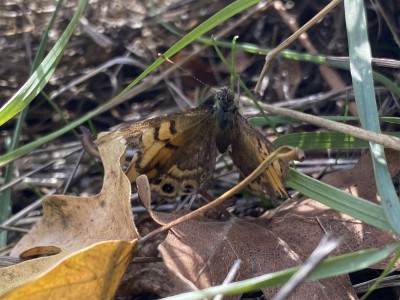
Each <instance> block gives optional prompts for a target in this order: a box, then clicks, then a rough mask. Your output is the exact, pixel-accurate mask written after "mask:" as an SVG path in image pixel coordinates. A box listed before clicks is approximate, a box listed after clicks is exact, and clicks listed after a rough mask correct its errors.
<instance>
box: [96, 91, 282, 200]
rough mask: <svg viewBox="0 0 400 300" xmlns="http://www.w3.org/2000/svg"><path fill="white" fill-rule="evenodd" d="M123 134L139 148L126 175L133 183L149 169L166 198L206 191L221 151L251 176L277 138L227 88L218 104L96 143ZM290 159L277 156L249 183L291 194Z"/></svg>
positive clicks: (275, 193) (129, 128)
mask: <svg viewBox="0 0 400 300" xmlns="http://www.w3.org/2000/svg"><path fill="white" fill-rule="evenodd" d="M110 139H123V140H124V141H125V142H126V145H127V147H128V148H133V149H137V152H136V153H135V155H134V156H133V158H132V160H131V162H130V164H129V166H128V169H127V170H126V175H127V176H128V178H129V180H130V181H131V182H135V181H136V178H137V177H138V176H139V175H141V174H145V175H147V177H148V178H149V181H150V185H151V189H152V192H153V193H155V194H157V195H158V196H159V197H161V198H171V197H176V196H178V195H189V194H193V193H196V192H199V193H201V192H202V191H205V190H206V188H207V185H208V184H209V183H210V180H211V178H212V173H213V170H214V167H215V160H216V156H217V151H218V152H220V153H224V152H225V151H226V150H227V149H228V147H229V146H231V152H230V155H231V157H232V160H233V162H234V164H235V165H236V166H237V167H238V168H239V170H240V172H241V175H242V176H247V175H249V174H250V173H251V172H252V171H253V170H254V169H255V168H256V167H257V166H258V165H259V164H260V163H261V162H262V161H263V160H264V159H265V158H266V157H267V156H268V155H269V153H270V152H271V151H273V150H274V146H273V145H272V144H271V142H270V141H269V140H268V139H267V138H266V137H264V136H263V135H262V134H261V133H260V132H259V131H258V130H257V129H255V128H254V127H253V126H252V125H251V124H250V123H249V122H248V121H247V120H246V119H245V118H244V117H243V116H242V115H241V114H240V113H239V111H238V107H237V104H236V103H235V101H234V95H233V93H232V92H231V91H230V89H229V88H228V87H223V88H222V89H221V90H220V91H219V92H217V93H216V95H215V103H214V104H213V105H203V106H201V107H198V108H194V109H190V110H188V111H185V112H179V113H173V114H168V115H164V116H160V117H156V118H154V119H149V120H145V121H141V122H137V123H134V124H132V125H128V126H126V127H123V128H121V129H119V130H116V131H114V132H110V133H108V134H106V135H104V136H102V137H101V138H99V139H98V140H97V141H96V143H97V144H100V143H103V142H106V141H107V140H110ZM288 168H289V165H288V161H286V160H277V161H274V162H273V163H272V164H271V165H270V166H269V167H268V168H267V169H266V171H265V172H264V173H263V174H261V175H260V176H259V177H258V178H256V179H254V180H253V181H252V182H251V184H250V185H249V189H250V190H252V191H255V192H264V193H266V195H267V196H268V197H269V198H271V199H273V200H274V199H276V198H277V197H285V198H286V197H288V194H287V192H286V190H285V188H284V180H285V177H286V173H287V170H288Z"/></svg>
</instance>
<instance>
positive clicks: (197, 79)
mask: <svg viewBox="0 0 400 300" xmlns="http://www.w3.org/2000/svg"><path fill="white" fill-rule="evenodd" d="M158 57H161V58H162V59H163V60H165V61H166V62H168V63H170V64H171V65H174V66H175V67H176V68H178V69H179V70H181V71H182V72H183V73H184V74H185V75H187V76H190V77H192V78H193V79H194V80H196V81H197V82H199V83H200V84H202V85H204V86H206V87H208V88H209V89H210V90H212V91H213V92H215V93H216V92H217V91H216V90H214V89H213V88H212V87H211V86H210V85H208V84H206V83H204V82H203V81H201V80H200V79H199V78H197V77H196V76H194V75H193V74H192V73H190V72H189V71H188V70H185V69H184V68H182V67H181V66H180V65H178V64H176V63H175V62H173V61H172V60H170V59H169V58H168V57H166V56H165V55H164V54H162V53H158Z"/></svg>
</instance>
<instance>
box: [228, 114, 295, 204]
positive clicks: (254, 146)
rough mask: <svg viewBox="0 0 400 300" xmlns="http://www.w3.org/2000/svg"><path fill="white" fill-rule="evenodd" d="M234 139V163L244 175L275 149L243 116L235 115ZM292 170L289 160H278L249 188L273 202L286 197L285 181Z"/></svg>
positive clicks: (232, 154) (232, 140) (232, 142)
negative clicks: (289, 170)
mask: <svg viewBox="0 0 400 300" xmlns="http://www.w3.org/2000/svg"><path fill="white" fill-rule="evenodd" d="M234 124H235V126H234V128H233V133H232V135H234V136H235V137H234V138H232V139H231V146H232V153H231V156H232V160H233V162H234V164H235V165H236V166H237V167H238V168H239V170H240V172H241V174H242V175H243V176H248V175H249V174H250V173H251V172H253V171H254V170H255V169H256V168H257V167H258V166H259V165H260V164H261V163H262V162H263V161H264V160H265V158H267V157H268V155H269V154H270V153H271V152H272V151H273V150H274V149H275V148H274V146H273V145H272V143H271V142H270V141H269V140H268V139H267V138H266V137H264V136H263V135H262V134H261V133H260V132H259V131H258V130H256V129H255V128H254V127H253V126H252V125H250V123H249V122H248V121H247V120H246V119H245V118H244V117H243V116H242V115H240V114H237V115H236V120H235V122H234ZM288 168H289V165H288V162H287V161H282V160H276V161H274V162H273V163H272V165H271V166H269V167H268V168H267V169H266V170H265V172H264V173H263V174H261V175H260V176H259V177H258V178H256V179H255V180H253V181H252V182H251V183H250V185H249V188H250V189H251V190H253V191H255V192H265V193H266V194H267V196H269V197H270V198H271V199H276V198H277V197H284V198H287V197H288V194H287V192H286V189H285V187H284V178H285V175H286V173H287V170H288Z"/></svg>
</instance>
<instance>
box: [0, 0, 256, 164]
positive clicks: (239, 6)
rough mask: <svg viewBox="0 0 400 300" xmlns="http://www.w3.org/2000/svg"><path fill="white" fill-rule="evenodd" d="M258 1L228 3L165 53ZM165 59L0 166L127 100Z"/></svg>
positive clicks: (9, 155) (1, 159)
mask: <svg viewBox="0 0 400 300" xmlns="http://www.w3.org/2000/svg"><path fill="white" fill-rule="evenodd" d="M82 2H85V3H86V2H87V0H84V1H82ZM258 2H260V0H238V1H235V2H233V3H231V4H230V5H228V6H227V7H225V8H224V9H222V10H221V11H219V12H218V13H216V14H215V15H213V16H212V17H210V18H209V19H208V20H206V21H205V22H203V23H202V24H200V25H199V26H198V27H196V28H195V29H193V30H192V31H191V32H189V33H188V34H187V35H185V36H184V37H183V38H182V39H180V40H179V41H178V42H177V43H175V44H174V45H173V46H172V47H171V48H170V49H168V51H167V52H165V53H164V55H165V56H166V57H170V56H172V55H174V54H175V53H177V52H178V51H180V50H182V49H183V48H184V47H186V46H187V45H188V44H190V43H191V42H193V41H194V40H196V39H198V38H199V37H200V36H201V35H202V34H204V33H206V32H208V31H210V30H211V29H213V28H214V27H216V26H217V25H219V24H221V23H222V22H224V21H225V20H227V19H229V18H231V17H232V16H234V15H236V14H238V13H240V12H242V11H243V10H245V9H247V8H249V7H250V6H253V5H255V4H257V3H258ZM163 61H164V60H163V59H162V58H159V59H157V60H156V61H155V62H154V63H153V64H151V65H150V66H149V67H148V68H147V69H146V70H144V71H143V72H142V73H141V74H140V75H139V76H138V77H137V78H135V80H134V81H132V83H131V84H129V86H127V87H126V88H125V89H124V90H123V91H122V92H121V93H120V94H118V95H117V96H116V97H114V98H113V99H111V100H110V101H109V102H107V103H105V104H104V105H102V106H99V107H98V108H96V109H94V110H92V111H90V112H88V113H87V114H86V115H84V116H82V117H81V118H79V119H77V120H75V121H73V122H71V123H70V124H68V125H66V126H64V127H63V128H61V129H59V130H57V131H55V132H53V133H51V134H49V135H47V136H44V137H42V138H40V139H38V140H36V141H34V142H31V143H29V144H27V145H24V146H22V147H20V148H18V149H16V150H15V151H12V152H9V153H7V154H5V155H2V156H0V167H1V166H4V165H5V164H7V163H9V162H11V161H13V160H15V159H17V158H18V157H21V156H23V155H25V154H27V153H28V152H29V151H31V150H33V149H36V148H38V147H40V146H41V145H43V144H45V143H47V142H50V141H52V140H54V139H55V138H57V137H59V136H61V135H63V134H64V133H66V132H68V131H70V130H71V129H73V128H75V127H77V126H79V125H81V124H83V123H84V122H86V121H87V120H88V119H90V118H92V117H94V116H96V115H98V114H100V113H102V112H104V111H106V110H108V109H110V108H112V107H114V106H116V105H117V104H120V103H122V102H124V101H125V100H126V98H124V97H123V95H124V94H125V93H126V92H127V91H128V90H129V89H131V88H132V87H133V86H135V85H136V84H137V83H138V82H139V81H140V80H141V79H143V78H144V77H146V76H147V75H148V74H150V73H151V72H152V71H154V70H155V69H156V68H157V67H158V66H159V65H161V63H162V62H163ZM1 117H2V113H1V111H0V125H1V121H2V119H1Z"/></svg>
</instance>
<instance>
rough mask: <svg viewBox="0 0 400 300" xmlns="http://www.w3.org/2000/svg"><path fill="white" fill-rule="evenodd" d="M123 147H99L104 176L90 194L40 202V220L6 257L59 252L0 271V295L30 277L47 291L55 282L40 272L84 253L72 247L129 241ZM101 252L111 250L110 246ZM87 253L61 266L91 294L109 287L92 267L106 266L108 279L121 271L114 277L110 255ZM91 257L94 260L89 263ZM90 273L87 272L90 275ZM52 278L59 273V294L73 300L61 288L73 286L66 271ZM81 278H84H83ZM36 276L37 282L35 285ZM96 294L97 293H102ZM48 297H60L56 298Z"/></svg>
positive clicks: (132, 231) (131, 231) (128, 188)
mask: <svg viewBox="0 0 400 300" xmlns="http://www.w3.org/2000/svg"><path fill="white" fill-rule="evenodd" d="M125 148H126V147H125V145H124V143H123V142H121V141H119V140H112V141H109V142H108V143H104V144H102V145H101V146H100V147H99V152H100V155H101V159H102V161H103V165H104V174H105V175H104V183H103V187H102V190H101V192H100V193H99V194H97V195H94V196H91V197H76V196H65V195H53V196H49V197H47V198H46V199H45V200H44V201H43V218H42V219H41V220H40V221H38V222H37V223H36V225H35V226H34V227H33V228H32V229H31V231H30V232H29V233H28V234H27V235H26V236H24V237H23V238H22V239H21V240H20V241H19V243H18V244H17V245H16V246H15V247H14V249H13V250H12V252H11V256H20V257H29V256H30V254H54V253H57V252H59V251H61V252H60V253H58V254H56V255H52V256H48V257H41V258H37V259H32V260H30V261H26V262H24V263H21V264H18V265H15V266H11V267H8V268H2V269H0V294H4V293H9V294H10V295H11V293H14V291H18V290H19V287H21V286H25V285H26V284H27V283H28V282H32V281H35V283H33V284H35V285H37V288H39V289H41V288H43V289H44V287H46V289H49V290H51V288H50V287H51V286H52V285H53V284H55V277H53V278H52V276H46V278H48V280H49V282H46V280H45V279H43V274H47V273H48V272H49V270H53V268H55V266H57V265H58V264H59V263H60V262H61V261H64V259H66V257H67V256H68V257H73V256H74V255H75V254H77V255H84V254H83V253H81V252H78V251H80V250H81V249H83V248H86V247H88V246H91V245H93V244H98V243H100V242H103V241H115V240H121V242H119V243H122V244H123V242H122V241H132V240H135V239H136V238H137V237H138V234H137V231H136V227H135V224H134V222H133V216H132V212H131V204H130V195H131V184H130V182H129V180H128V178H127V177H126V176H125V174H124V172H123V170H122V169H121V165H120V158H121V157H122V155H123V154H124V152H125ZM114 243H115V242H114ZM131 248H132V247H131ZM99 249H103V248H101V247H100V248H99ZM99 251H100V250H99ZM107 251H110V253H112V250H111V249H109V250H107ZM90 253H92V252H90ZM91 255H92V256H90V255H89V254H88V256H84V257H86V258H87V259H88V260H89V261H88V262H87V263H85V262H84V261H79V260H68V263H67V264H65V265H64V268H67V269H68V268H69V269H71V270H73V269H75V268H77V269H79V270H80V273H81V274H82V276H81V277H77V280H78V281H77V282H85V280H86V281H87V279H88V278H89V279H91V280H90V281H93V282H92V283H91V284H92V285H89V284H88V285H86V288H87V289H90V286H93V287H95V288H94V290H93V291H91V292H90V293H93V294H94V295H95V293H96V291H97V290H100V291H103V290H109V289H110V287H109V284H110V283H109V282H104V280H103V279H102V278H101V277H99V278H98V280H97V281H96V278H97V277H98V276H97V273H96V272H94V269H96V268H98V269H99V271H100V272H102V271H101V270H104V268H107V269H108V273H109V276H111V277H112V278H120V277H121V276H122V275H121V276H119V275H118V276H119V277H118V276H117V275H116V274H113V272H114V271H117V270H114V269H113V268H114V266H113V264H112V262H113V260H112V259H111V258H107V257H103V254H101V253H99V255H97V254H91ZM110 255H111V254H110ZM79 257H81V256H79ZM82 257H83V256H82ZM94 257H97V258H96V260H94V261H93V259H92V258H94ZM75 264H76V265H75ZM118 268H119V267H118ZM53 271H54V270H53ZM53 271H51V272H53ZM96 271H97V270H96ZM85 274H87V275H85ZM90 274H93V276H92V277H90V276H89V275H90ZM99 274H100V273H99ZM57 276H61V277H57V282H60V284H61V282H62V281H64V284H65V289H64V292H65V293H66V294H65V295H63V297H61V298H63V299H65V298H66V297H70V298H74V297H73V294H71V295H69V294H68V293H69V292H66V290H68V291H73V290H74V289H76V287H74V286H73V283H74V282H75V281H74V280H75V279H73V278H70V277H69V273H68V272H65V273H63V274H61V275H57ZM83 276H88V277H87V279H84V277H83ZM36 280H38V282H37V283H36ZM39 281H40V283H39ZM103 284H104V287H103ZM115 284H116V285H117V284H118V281H115ZM79 289H80V288H79ZM95 290H96V291H95ZM88 293H89V292H88ZM13 295H14V294H13ZM100 296H101V297H102V295H100ZM18 298H19V297H18ZM52 298H54V299H60V297H52ZM79 298H81V297H79Z"/></svg>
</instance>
